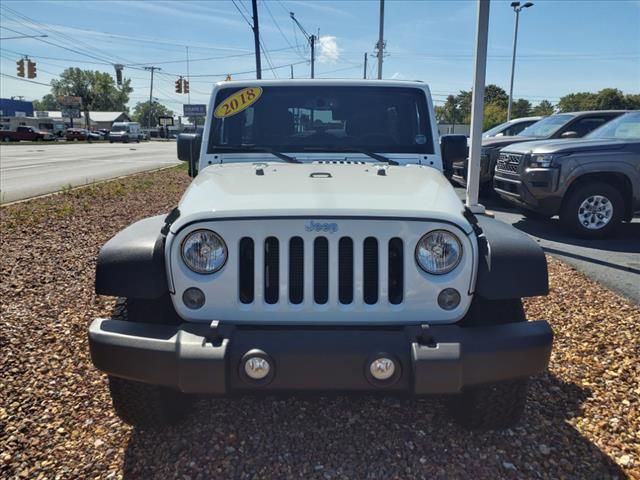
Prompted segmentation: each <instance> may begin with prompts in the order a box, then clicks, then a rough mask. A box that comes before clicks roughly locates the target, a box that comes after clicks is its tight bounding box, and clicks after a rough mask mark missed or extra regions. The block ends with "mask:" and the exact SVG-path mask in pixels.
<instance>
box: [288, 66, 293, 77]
mask: <svg viewBox="0 0 640 480" xmlns="http://www.w3.org/2000/svg"><path fill="white" fill-rule="evenodd" d="M289 66H290V67H291V78H292V79H293V65H289Z"/></svg>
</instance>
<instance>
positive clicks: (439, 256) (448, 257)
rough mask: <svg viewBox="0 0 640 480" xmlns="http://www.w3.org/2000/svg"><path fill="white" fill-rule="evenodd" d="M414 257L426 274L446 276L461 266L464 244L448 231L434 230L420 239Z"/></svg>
mask: <svg viewBox="0 0 640 480" xmlns="http://www.w3.org/2000/svg"><path fill="white" fill-rule="evenodd" d="M414 256H415V259H416V263H417V264H418V266H419V267H420V269H422V270H423V271H424V272H426V273H429V274H431V275H445V274H447V273H450V272H452V271H453V270H455V268H456V267H457V266H458V265H460V262H461V261H462V256H463V248H462V242H461V241H460V238H459V237H458V236H457V235H455V234H454V233H452V232H450V231H448V230H442V229H439V230H432V231H430V232H428V233H426V234H424V235H423V236H422V237H421V238H420V240H419V241H418V243H417V244H416V249H415V255H414Z"/></svg>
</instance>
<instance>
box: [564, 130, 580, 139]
mask: <svg viewBox="0 0 640 480" xmlns="http://www.w3.org/2000/svg"><path fill="white" fill-rule="evenodd" d="M560 138H578V132H573V131H570V132H564V133H563V134H562V135H560Z"/></svg>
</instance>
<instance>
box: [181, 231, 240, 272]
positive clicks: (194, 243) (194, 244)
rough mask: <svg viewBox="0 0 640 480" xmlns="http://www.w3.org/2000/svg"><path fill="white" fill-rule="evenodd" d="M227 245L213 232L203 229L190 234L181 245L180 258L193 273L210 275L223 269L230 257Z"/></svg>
mask: <svg viewBox="0 0 640 480" xmlns="http://www.w3.org/2000/svg"><path fill="white" fill-rule="evenodd" d="M228 253H229V251H228V249H227V245H226V243H225V242H224V240H223V239H222V237H221V236H220V235H218V234H217V233H216V232H214V231H213V230H208V229H205V228H201V229H198V230H194V231H192V232H191V233H189V234H188V235H187V236H186V237H184V239H183V240H182V243H181V245H180V256H181V258H182V261H183V262H184V264H185V265H186V266H187V268H189V270H191V271H192V272H195V273H199V274H202V275H210V274H212V273H216V272H218V271H220V269H222V267H224V266H225V264H226V263H227V258H228V256H229V254H228Z"/></svg>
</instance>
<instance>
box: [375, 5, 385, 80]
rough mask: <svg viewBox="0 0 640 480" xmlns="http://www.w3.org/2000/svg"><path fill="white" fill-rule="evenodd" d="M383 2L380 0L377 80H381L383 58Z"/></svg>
mask: <svg viewBox="0 0 640 480" xmlns="http://www.w3.org/2000/svg"><path fill="white" fill-rule="evenodd" d="M384 47H385V45H384V0H380V35H379V36H378V52H377V55H378V80H382V58H383V57H384Z"/></svg>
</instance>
